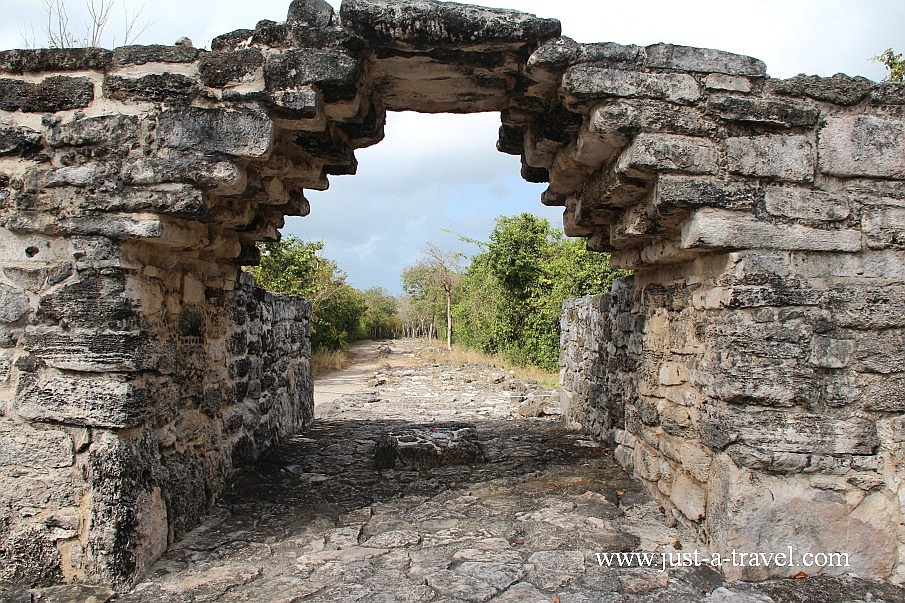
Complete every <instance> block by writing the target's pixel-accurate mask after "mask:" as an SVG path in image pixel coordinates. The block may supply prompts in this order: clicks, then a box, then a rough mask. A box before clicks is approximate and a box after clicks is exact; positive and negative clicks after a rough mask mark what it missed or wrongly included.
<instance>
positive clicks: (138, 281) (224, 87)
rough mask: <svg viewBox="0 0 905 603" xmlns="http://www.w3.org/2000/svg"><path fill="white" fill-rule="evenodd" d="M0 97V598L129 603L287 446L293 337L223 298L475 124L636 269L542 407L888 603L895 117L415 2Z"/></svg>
mask: <svg viewBox="0 0 905 603" xmlns="http://www.w3.org/2000/svg"><path fill="white" fill-rule="evenodd" d="M0 74H2V75H0V91H2V92H0V111H2V113H0V116H2V119H3V124H2V126H0V200H2V201H3V205H2V209H0V218H2V228H0V249H2V268H3V278H2V281H0V299H2V304H0V323H2V325H0V338H2V339H0V348H2V349H0V400H2V401H3V407H2V408H3V416H2V417H0V431H2V440H0V441H2V443H0V467H2V471H0V479H2V483H3V484H4V486H5V487H4V490H5V491H6V494H4V498H3V499H2V500H3V506H2V508H3V511H2V513H3V514H2V516H0V517H2V522H0V526H2V528H0V536H2V538H3V541H4V543H5V544H4V546H3V553H2V555H3V558H2V561H3V563H2V567H3V568H4V569H3V570H2V571H3V572H4V573H3V574H0V580H8V581H13V582H18V583H34V584H40V583H52V582H57V581H68V580H81V581H89V582H92V581H93V582H103V583H109V584H116V585H126V584H129V583H130V582H132V581H133V580H134V579H135V578H136V577H137V576H139V575H140V574H141V573H142V572H143V571H144V570H145V569H146V568H147V567H148V566H149V564H150V563H151V562H152V561H153V560H154V559H155V558H156V557H157V556H158V555H160V553H161V552H162V551H163V550H164V549H165V548H166V547H167V545H168V543H169V542H172V540H173V539H174V538H178V537H179V536H180V535H181V534H182V533H184V532H185V531H186V530H188V529H190V528H191V527H192V526H193V525H195V524H197V522H198V521H199V520H200V518H201V517H202V516H203V515H204V513H205V511H206V509H207V505H208V503H209V501H210V500H211V499H212V497H214V496H215V495H216V493H217V491H218V490H219V489H220V488H221V487H222V485H223V484H224V483H225V481H226V479H227V477H228V476H229V474H230V473H231V471H232V470H233V469H234V468H235V467H237V466H239V465H241V464H243V463H245V462H247V461H248V460H250V459H253V458H254V457H255V456H256V455H257V454H258V453H259V452H260V451H262V450H264V449H266V448H267V447H268V446H269V445H270V444H272V443H273V442H275V441H277V440H279V439H280V438H281V437H283V436H285V435H286V434H288V433H291V432H293V431H296V430H298V429H300V428H302V427H304V426H305V425H307V424H308V423H309V422H310V418H311V382H310V370H309V368H308V362H307V357H308V353H309V349H308V343H307V337H306V334H307V328H308V327H307V318H308V312H309V307H308V305H307V303H306V302H304V301H302V300H297V299H293V298H288V297H285V296H279V295H272V294H269V293H265V292H263V291H261V290H258V289H255V288H254V287H253V285H252V283H251V282H250V281H249V280H248V279H247V278H246V277H244V276H241V275H240V272H239V267H240V266H241V265H243V264H248V263H253V262H255V260H256V248H255V246H254V243H255V242H256V241H261V240H267V239H269V238H273V237H276V236H277V234H278V229H279V228H280V227H281V226H282V221H283V218H284V216H286V215H304V214H306V213H307V212H308V211H309V208H308V203H307V201H306V200H305V198H304V194H303V191H304V189H306V188H307V189H323V188H325V187H326V186H327V177H328V176H330V175H339V174H352V173H354V172H355V166H356V164H355V157H354V149H356V148H360V147H363V146H367V145H370V144H374V143H376V142H378V141H379V140H380V139H381V138H382V135H383V122H384V117H385V111H386V110H387V109H391V110H401V109H410V110H418V111H443V112H473V111H488V110H493V111H500V112H501V117H502V125H501V128H500V139H499V143H498V149H499V150H501V151H503V152H507V153H513V154H517V155H521V157H522V175H523V177H524V178H526V179H528V180H530V181H536V182H549V188H548V190H547V192H546V193H545V194H544V196H543V199H542V201H543V202H544V203H547V204H551V205H561V206H564V208H565V211H564V224H565V227H566V230H567V233H568V234H571V235H574V236H583V237H587V238H588V241H589V245H590V246H591V247H592V248H594V249H597V250H607V251H611V252H612V253H613V259H614V263H615V264H617V265H621V266H625V267H631V268H634V269H636V277H635V279H634V282H623V283H621V284H620V285H619V286H618V287H617V289H616V290H614V292H613V294H612V295H610V296H604V297H603V298H598V299H593V300H584V301H578V302H574V303H573V304H570V305H567V307H566V313H565V317H564V325H565V326H566V328H565V329H564V334H565V336H564V345H563V348H564V351H563V358H564V362H565V363H566V366H567V372H566V376H567V383H566V385H567V388H566V389H567V400H568V401H569V403H570V405H571V408H572V409H574V415H573V416H574V418H575V419H576V420H578V421H581V422H583V423H584V424H586V425H588V426H589V427H592V428H594V429H596V430H597V431H598V432H599V433H600V435H601V436H603V437H606V438H610V439H612V440H614V441H615V442H616V443H617V444H618V448H617V457H618V459H619V460H620V462H621V463H622V464H623V465H624V466H625V467H627V468H629V469H630V470H631V471H632V472H633V473H634V474H635V475H636V476H638V477H639V478H641V479H643V480H645V481H646V482H647V483H648V484H649V485H650V486H651V489H652V491H653V492H654V493H655V494H656V495H657V496H659V497H660V498H661V499H662V500H663V502H664V504H665V505H667V506H668V507H669V508H670V509H671V510H674V514H675V516H676V517H677V518H678V519H679V520H681V521H684V522H688V523H692V524H694V525H697V526H699V527H700V528H701V530H702V531H703V532H704V533H705V534H707V535H708V537H709V538H710V539H711V541H712V543H713V544H714V547H715V548H717V549H720V548H722V549H724V550H727V551H728V550H730V549H732V548H737V549H745V550H752V551H770V550H774V549H777V548H782V549H783V550H785V547H787V546H789V545H790V544H791V545H792V546H794V547H796V548H797V549H799V550H805V549H808V550H810V549H813V550H815V551H821V552H822V551H824V550H825V549H827V548H830V549H833V550H837V549H838V550H844V551H848V552H851V553H852V566H853V569H854V570H855V571H857V572H859V573H863V574H869V575H873V576H882V577H892V578H895V579H900V578H901V571H902V561H901V559H900V555H899V550H900V549H901V548H902V546H903V544H902V543H903V542H905V535H903V532H902V529H903V528H902V523H901V515H902V506H901V503H900V502H899V500H900V494H901V492H902V490H901V488H900V485H899V484H900V482H901V478H902V473H903V469H902V464H901V458H902V454H903V442H905V436H903V435H902V434H903V419H902V411H903V410H905V408H903V406H902V405H903V400H905V396H903V388H902V383H903V381H902V373H903V366H905V358H903V357H902V345H901V343H902V341H903V337H905V318H903V317H905V311H903V309H905V302H903V300H905V284H903V282H902V275H903V274H905V270H903V252H902V241H903V224H905V215H903V211H905V210H903V206H905V125H903V123H905V122H903V111H905V109H903V104H905V95H903V92H902V89H901V87H900V86H884V85H877V84H874V83H872V82H869V81H867V80H864V79H862V78H849V77H846V76H841V75H840V76H835V77H833V78H816V77H805V76H799V77H797V78H792V79H790V80H779V81H778V80H773V79H770V78H768V77H767V76H766V70H765V67H764V65H763V63H761V62H760V61H757V60H755V59H751V58H748V57H742V56H738V55H733V54H729V53H724V52H720V51H715V50H706V49H694V48H688V47H681V46H672V45H666V44H658V45H654V46H649V47H646V48H641V47H634V46H621V45H617V44H610V43H602V44H577V43H575V42H573V41H571V40H569V39H568V38H563V37H560V31H559V24H558V22H556V21H554V20H549V19H539V18H536V17H534V16H532V15H526V14H523V13H518V12H515V11H504V10H492V9H482V8H478V7H471V6H464V5H457V4H451V3H439V2H434V1H432V0H403V1H400V2H379V1H377V0H349V1H347V2H345V3H344V4H343V7H342V9H341V11H340V16H339V17H337V15H335V14H334V11H333V9H332V8H331V7H330V6H329V5H327V4H326V3H324V2H321V1H319V0H296V1H295V2H293V3H292V4H291V6H290V9H289V15H288V18H287V21H286V22H285V23H274V22H269V21H264V22H261V23H259V24H258V26H257V27H256V28H255V29H254V30H239V31H236V32H232V33H230V34H226V35H224V36H221V37H220V38H217V39H216V40H215V42H214V45H213V48H212V51H211V52H202V51H199V50H196V49H194V48H190V47H184V46H174V47H169V46H144V47H125V48H119V49H116V50H115V51H112V52H111V51H105V50H94V49H92V50H58V51H49V50H37V51H6V52H3V53H0ZM840 534H845V535H846V536H845V537H844V538H842V540H839V539H838V538H837V537H838V536H839V535H840ZM829 537H833V538H836V539H835V540H832V541H830V540H828V538H829ZM762 569H763V568H760V569H758V570H757V571H750V570H748V569H744V568H743V569H738V570H727V571H728V573H729V574H730V575H732V576H733V577H747V578H758V577H762V576H763V575H765V574H764V573H763V572H761V570H762ZM771 569H776V568H771ZM785 569H787V568H785ZM778 571H780V573H783V572H782V571H781V570H778ZM793 573H794V572H793Z"/></svg>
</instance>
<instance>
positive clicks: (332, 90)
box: [264, 49, 361, 102]
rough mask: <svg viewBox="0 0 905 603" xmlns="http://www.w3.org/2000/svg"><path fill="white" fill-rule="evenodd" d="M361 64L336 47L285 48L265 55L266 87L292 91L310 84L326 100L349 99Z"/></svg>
mask: <svg viewBox="0 0 905 603" xmlns="http://www.w3.org/2000/svg"><path fill="white" fill-rule="evenodd" d="M360 76H361V65H360V64H359V61H358V60H356V59H354V58H352V57H350V56H349V55H348V54H346V53H344V52H342V51H338V50H330V49H326V50H287V51H285V52H282V53H279V54H271V55H268V56H267V62H266V63H265V65H264V79H265V81H266V84H267V89H268V90H271V91H274V92H277V91H281V90H296V89H299V88H302V87H304V86H306V85H308V84H313V85H315V86H317V88H318V89H319V90H320V91H321V92H322V93H323V94H324V98H325V100H326V101H327V102H335V101H340V100H349V99H351V98H354V97H355V95H356V94H357V93H358V84H359V78H360Z"/></svg>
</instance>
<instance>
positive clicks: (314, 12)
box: [286, 0, 334, 27]
mask: <svg viewBox="0 0 905 603" xmlns="http://www.w3.org/2000/svg"><path fill="white" fill-rule="evenodd" d="M286 21H289V22H295V23H299V22H301V23H307V24H308V25H310V26H311V27H328V26H330V25H333V21H334V13H333V7H332V6H330V5H329V4H327V3H326V2H325V1H324V0H292V4H290V5H289V13H288V14H287V15H286Z"/></svg>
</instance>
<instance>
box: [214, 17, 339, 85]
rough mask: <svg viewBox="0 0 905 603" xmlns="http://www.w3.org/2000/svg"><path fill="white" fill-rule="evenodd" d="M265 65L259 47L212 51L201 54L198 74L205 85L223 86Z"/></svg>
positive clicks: (245, 76) (239, 79) (245, 77)
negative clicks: (231, 50)
mask: <svg viewBox="0 0 905 603" xmlns="http://www.w3.org/2000/svg"><path fill="white" fill-rule="evenodd" d="M331 10H332V9H331ZM290 11H291V8H290ZM263 65H264V55H263V54H262V53H261V51H260V50H258V49H257V48H245V49H243V50H235V51H233V52H210V53H206V54H203V55H201V59H200V60H199V61H198V74H199V76H200V77H201V81H202V83H204V85H205V86H210V87H215V88H222V87H224V86H227V85H228V84H230V83H239V82H242V81H245V80H246V79H249V78H250V77H253V76H254V75H255V73H256V72H257V71H258V69H260V68H261V67H263Z"/></svg>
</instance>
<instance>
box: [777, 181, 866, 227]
mask: <svg viewBox="0 0 905 603" xmlns="http://www.w3.org/2000/svg"><path fill="white" fill-rule="evenodd" d="M764 204H765V207H766V210H767V213H769V214H771V215H774V216H782V217H785V218H792V219H801V220H814V221H820V222H836V221H839V220H845V219H846V218H848V217H849V215H850V214H851V209H850V204H849V200H848V199H847V198H845V197H841V196H839V195H834V194H832V193H826V192H822V191H812V190H807V189H801V188H791V187H776V186H771V187H768V188H767V189H766V190H765V191H764Z"/></svg>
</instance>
